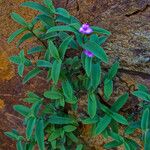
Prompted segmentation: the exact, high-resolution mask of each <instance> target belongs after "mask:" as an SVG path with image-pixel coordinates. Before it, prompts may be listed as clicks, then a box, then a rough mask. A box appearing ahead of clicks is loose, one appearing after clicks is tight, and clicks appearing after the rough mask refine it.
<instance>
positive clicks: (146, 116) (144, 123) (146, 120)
mask: <svg viewBox="0 0 150 150" xmlns="http://www.w3.org/2000/svg"><path fill="white" fill-rule="evenodd" d="M149 118H150V112H149V108H146V109H145V110H144V112H143V114H142V119H141V128H142V130H143V131H146V130H147V129H148V127H150V126H149V124H150V123H149V122H150V119H149Z"/></svg>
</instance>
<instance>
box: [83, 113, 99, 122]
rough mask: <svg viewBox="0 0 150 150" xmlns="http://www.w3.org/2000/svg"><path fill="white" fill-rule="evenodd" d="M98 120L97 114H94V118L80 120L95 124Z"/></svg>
mask: <svg viewBox="0 0 150 150" xmlns="http://www.w3.org/2000/svg"><path fill="white" fill-rule="evenodd" d="M98 121H99V117H98V116H97V115H95V117H94V118H86V119H84V120H82V123H83V124H95V123H97V122H98Z"/></svg>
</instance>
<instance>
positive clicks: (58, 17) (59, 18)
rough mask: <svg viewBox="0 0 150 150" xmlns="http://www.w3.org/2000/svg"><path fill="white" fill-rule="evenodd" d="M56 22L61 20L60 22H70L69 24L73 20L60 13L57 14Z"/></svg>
mask: <svg viewBox="0 0 150 150" xmlns="http://www.w3.org/2000/svg"><path fill="white" fill-rule="evenodd" d="M55 22H60V23H64V24H68V25H69V24H70V22H71V19H70V18H66V17H64V16H60V15H58V16H56V20H55Z"/></svg>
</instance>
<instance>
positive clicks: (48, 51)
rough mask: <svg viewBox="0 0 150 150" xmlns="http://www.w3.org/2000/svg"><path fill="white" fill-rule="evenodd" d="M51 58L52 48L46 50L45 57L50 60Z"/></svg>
mask: <svg viewBox="0 0 150 150" xmlns="http://www.w3.org/2000/svg"><path fill="white" fill-rule="evenodd" d="M50 58H51V52H50V49H47V50H46V52H45V56H44V59H45V60H46V61H50Z"/></svg>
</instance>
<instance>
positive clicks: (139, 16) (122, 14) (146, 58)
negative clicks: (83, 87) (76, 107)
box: [0, 0, 150, 150]
mask: <svg viewBox="0 0 150 150" xmlns="http://www.w3.org/2000/svg"><path fill="white" fill-rule="evenodd" d="M24 1H26V0H15V1H14V0H9V1H4V0H0V20H1V23H0V29H1V30H0V99H1V100H0V116H1V117H0V122H1V124H0V150H10V149H11V150H16V148H15V143H14V142H13V141H12V140H10V139H9V138H7V137H6V136H5V135H4V132H5V131H10V130H11V129H12V128H15V129H18V130H19V131H21V133H22V132H23V131H24V127H23V126H22V117H21V116H20V115H18V114H17V113H16V112H14V111H13V108H12V107H13V105H15V104H22V103H23V101H22V100H23V98H24V97H25V96H26V92H27V91H28V90H31V91H35V92H37V93H38V94H41V92H42V91H41V88H42V89H43V90H44V89H47V88H48V87H49V84H48V83H47V82H46V81H45V80H44V78H43V76H38V77H37V79H34V80H32V81H31V82H30V83H28V84H27V85H22V83H21V79H20V77H18V75H17V74H16V68H15V67H14V66H13V65H12V64H10V62H9V61H8V58H9V57H10V56H11V55H14V54H17V53H18V52H19V51H20V50H21V49H22V48H24V49H25V50H27V48H29V47H32V46H33V45H34V44H36V43H37V41H36V40H33V41H32V40H31V41H30V40H29V41H28V42H26V43H25V44H23V45H21V47H20V48H19V49H17V48H16V46H15V42H16V41H17V40H15V42H13V43H11V44H9V45H8V44H7V42H6V41H7V38H8V37H9V35H10V34H11V33H12V32H14V31H15V30H16V29H18V28H19V27H20V26H19V25H18V24H17V23H15V22H14V21H13V20H12V19H11V17H10V13H11V12H17V13H19V14H20V15H22V16H23V17H25V18H26V20H27V21H30V20H31V19H32V18H33V17H34V16H35V15H37V11H33V10H31V9H28V8H22V7H19V5H20V4H21V3H22V2H24ZM34 1H36V2H41V0H34ZM54 2H55V5H56V6H57V7H65V8H67V10H68V11H69V12H70V13H71V14H72V15H75V16H76V17H77V18H78V19H80V20H81V21H82V23H85V22H88V23H90V24H91V25H98V26H100V27H103V28H105V29H108V30H109V31H111V33H112V34H111V36H110V38H109V40H108V41H107V43H106V44H104V45H103V47H104V49H105V50H106V51H107V54H108V55H109V57H110V63H111V62H114V60H116V59H117V58H118V57H119V58H120V62H121V67H120V69H119V72H120V73H119V74H118V75H119V77H120V78H121V81H122V82H123V83H120V82H117V83H116V86H120V88H119V89H118V90H117V92H116V93H115V97H117V94H118V93H119V94H120V93H123V92H124V91H126V90H128V86H130V85H133V84H134V85H135V84H136V83H137V82H138V83H143V84H146V85H147V86H148V87H149V88H150V42H149V41H150V34H149V33H150V21H149V18H150V7H149V5H150V0H103V1H100V0H61V1H60V0H55V1H54ZM116 80H117V81H120V80H119V79H116ZM124 86H126V87H124ZM83 99H84V98H83ZM136 100H137V99H135V100H134V101H133V102H132V103H135V101H136ZM81 106H84V107H86V102H85V103H84V102H82V104H81ZM127 108H128V107H127ZM80 111H81V113H82V110H80ZM88 131H89V127H85V129H84V130H83V134H85V132H86V133H87V132H88ZM83 137H84V138H85V141H87V142H89V141H90V142H89V143H90V144H91V146H93V145H94V148H95V149H97V150H101V149H102V145H103V144H104V143H103V141H101V137H98V138H94V139H93V138H89V136H86V135H83ZM1 143H2V144H1ZM92 149H93V148H92Z"/></svg>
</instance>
